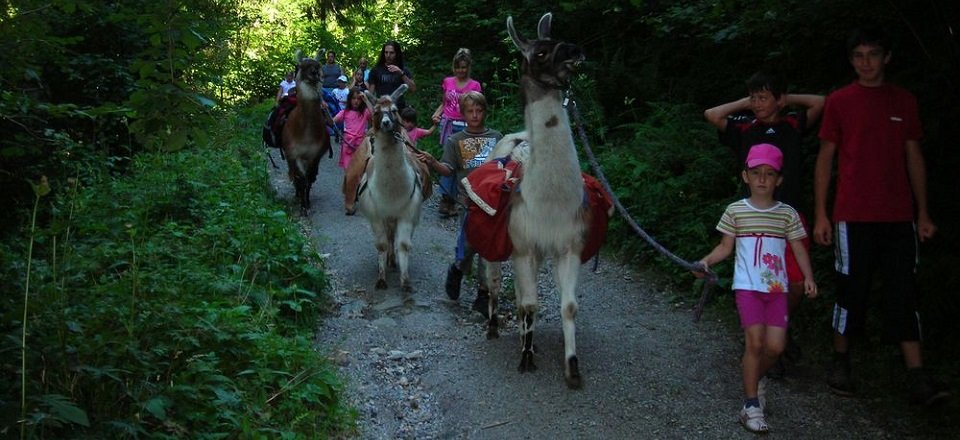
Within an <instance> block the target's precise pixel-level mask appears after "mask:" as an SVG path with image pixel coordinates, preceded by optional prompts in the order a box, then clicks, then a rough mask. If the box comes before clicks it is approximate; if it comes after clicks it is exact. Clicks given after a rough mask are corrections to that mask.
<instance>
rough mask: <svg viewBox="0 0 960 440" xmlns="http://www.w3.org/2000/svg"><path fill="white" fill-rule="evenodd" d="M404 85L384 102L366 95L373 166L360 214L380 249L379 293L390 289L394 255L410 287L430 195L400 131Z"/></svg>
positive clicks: (402, 278)
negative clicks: (388, 268)
mask: <svg viewBox="0 0 960 440" xmlns="http://www.w3.org/2000/svg"><path fill="white" fill-rule="evenodd" d="M406 90H407V86H406V85H401V86H400V88H398V89H397V90H396V91H395V92H393V94H391V95H390V96H383V97H380V98H379V99H378V98H376V97H374V96H373V95H372V94H371V93H370V92H366V93H365V95H364V99H365V100H366V102H367V107H368V108H370V109H371V111H372V112H373V114H374V120H373V128H372V131H373V133H374V136H373V141H372V147H373V148H371V149H370V151H371V153H373V159H372V165H371V166H370V168H369V169H368V170H367V175H366V188H365V189H364V190H363V192H361V194H360V198H359V199H358V201H357V203H358V205H357V209H358V210H359V212H360V213H361V214H362V215H363V216H364V217H365V218H366V219H367V221H369V222H370V229H371V230H372V231H373V237H374V244H375V245H376V247H377V257H378V259H377V267H378V278H377V285H376V287H377V288H378V289H384V288H386V287H387V282H386V266H387V263H388V260H389V259H390V257H391V256H392V255H395V256H396V263H397V265H398V266H399V269H400V287H401V288H402V289H403V290H404V291H410V290H412V287H411V286H410V275H409V272H408V270H409V261H410V251H411V249H413V232H414V230H415V229H416V227H417V224H419V223H420V209H421V206H422V205H423V201H424V191H423V188H422V186H421V184H420V176H418V175H417V168H416V166H415V164H413V163H411V161H412V159H411V157H410V155H409V154H407V152H406V151H405V150H406V147H405V146H404V142H403V138H401V137H400V136H401V132H400V129H401V128H400V118H399V115H398V113H397V108H396V106H395V105H394V103H395V102H396V100H397V99H398V98H399V97H400V96H401V95H403V93H404V92H406Z"/></svg>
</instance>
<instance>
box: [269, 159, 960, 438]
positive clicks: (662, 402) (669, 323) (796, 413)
mask: <svg viewBox="0 0 960 440" xmlns="http://www.w3.org/2000/svg"><path fill="white" fill-rule="evenodd" d="M274 153H276V152H274ZM276 158H277V159H279V157H278V155H277V157H276ZM278 163H279V160H278ZM335 163H336V162H335V159H334V160H331V159H328V158H325V159H324V160H323V161H322V162H321V166H320V177H319V179H318V181H317V183H316V184H315V185H314V193H313V197H312V199H313V208H312V209H311V212H310V215H309V216H308V217H306V218H301V219H300V220H301V224H302V225H303V228H304V230H305V233H307V234H310V235H312V236H313V238H314V239H315V242H316V243H317V246H318V251H319V252H320V253H321V254H323V255H325V256H326V268H327V270H328V272H329V274H330V276H331V278H332V280H333V289H332V297H333V298H332V303H333V304H334V307H333V310H332V311H331V314H330V315H329V316H327V317H326V318H325V319H324V321H323V323H322V324H321V325H320V328H319V329H318V331H317V338H318V345H319V347H320V349H321V350H324V351H326V352H329V353H330V357H331V358H332V359H333V360H334V361H335V362H337V364H338V365H340V366H341V369H342V374H343V376H344V377H345V379H346V384H347V387H348V390H347V395H348V398H349V400H350V402H351V404H353V405H354V406H355V407H356V408H357V410H358V411H359V419H360V420H359V427H358V430H359V437H360V438H365V439H367V438H369V439H387V438H403V439H431V438H442V439H448V438H449V439H461V438H463V439H568V438H584V439H586V438H589V439H635V438H644V439H680V438H696V439H729V438H750V437H752V436H753V434H750V433H748V432H746V431H744V430H743V428H741V427H740V425H739V424H738V423H737V421H736V414H737V411H738V410H739V407H740V404H741V385H740V375H739V358H740V354H741V350H742V336H741V332H740V331H739V329H737V328H736V327H731V326H730V325H728V324H724V323H721V322H719V320H718V319H717V316H716V315H717V312H716V311H711V310H709V309H708V310H707V312H706V313H705V315H704V319H703V321H701V322H700V323H693V322H692V321H691V314H690V305H689V304H681V303H677V302H676V300H675V299H674V298H676V295H674V294H672V293H671V292H669V291H666V290H665V289H664V288H662V287H658V286H657V285H656V283H655V282H653V281H651V277H650V276H649V275H648V274H644V273H638V272H635V271H633V270H630V269H628V268H625V267H623V266H621V265H619V264H617V263H616V262H614V261H612V260H611V259H606V260H605V261H603V262H602V263H601V264H600V266H599V271H597V272H593V271H591V270H590V269H591V268H592V264H589V265H584V266H583V267H582V268H581V275H580V286H579V288H578V301H579V304H580V312H579V314H578V316H577V320H576V324H577V353H578V356H579V358H580V367H581V372H582V373H583V375H584V380H585V382H584V387H583V389H581V390H570V389H568V388H567V387H566V386H565V384H564V381H563V365H562V358H563V336H562V332H561V329H560V316H559V305H558V298H557V295H556V294H555V292H554V289H553V280H552V276H549V275H547V274H542V275H541V278H540V282H541V295H540V298H541V312H540V316H539V318H538V322H537V327H536V333H535V337H534V338H535V339H534V342H535V344H536V347H537V349H538V352H537V355H536V362H537V366H538V367H539V369H538V370H537V371H535V372H533V373H527V374H520V373H518V372H517V365H518V364H519V361H520V359H519V358H520V340H519V337H518V333H517V330H516V325H515V324H514V322H513V315H512V313H511V312H512V310H513V305H512V303H511V301H510V300H509V299H507V300H505V301H504V302H503V304H502V305H503V306H504V307H503V309H504V310H503V312H504V322H505V326H504V328H503V330H502V331H501V337H500V338H499V339H494V340H487V339H486V337H485V332H484V323H483V321H482V318H481V317H480V315H479V314H477V313H474V312H472V311H471V310H470V303H471V302H472V301H473V299H474V297H475V287H473V286H475V284H474V281H473V280H469V279H468V280H465V282H464V288H463V295H462V297H461V298H460V300H459V301H451V300H449V299H447V296H446V294H445V293H444V290H443V283H444V279H445V274H446V268H447V266H448V265H449V263H450V262H451V257H452V249H453V244H454V233H455V228H456V221H455V220H453V219H441V218H439V217H438V215H437V211H436V203H437V196H434V198H433V199H431V200H429V201H427V203H426V205H425V208H424V211H423V216H422V219H421V223H420V226H419V227H418V229H417V231H416V233H415V235H414V241H415V249H414V252H413V254H412V258H411V266H412V269H411V277H412V280H413V286H414V291H413V293H411V294H404V293H402V292H401V291H400V290H399V289H398V288H397V285H398V279H399V276H398V274H397V273H396V272H395V271H393V272H390V273H388V277H387V282H388V284H389V288H388V289H386V290H375V289H374V283H375V281H376V273H377V267H376V266H377V264H376V250H375V249H374V247H373V244H372V236H371V233H370V229H369V226H368V224H367V222H366V220H365V219H364V218H363V217H361V216H359V215H357V216H349V217H348V216H345V215H344V214H343V203H342V199H341V196H340V182H341V179H342V175H343V174H342V171H341V170H340V169H339V168H337V167H336V165H335ZM281 166H282V164H281ZM272 184H273V186H274V188H275V189H276V191H277V193H278V197H279V198H280V199H282V200H288V201H290V203H291V205H292V203H293V202H292V199H293V197H292V188H291V185H290V183H289V181H288V180H287V178H286V170H285V169H284V170H273V172H272ZM291 211H295V210H294V209H292V210H291ZM507 273H509V267H507ZM890 398H896V399H902V395H895V396H893V397H887V396H875V399H874V400H876V399H890ZM768 399H769V400H768V402H769V403H768V418H767V421H768V422H769V424H770V426H771V433H770V436H769V437H771V438H785V439H787V438H788V439H804V438H809V439H833V438H837V439H850V438H870V439H900V438H943V437H944V436H943V434H942V432H940V433H937V432H929V431H936V430H928V429H927V428H926V427H925V426H924V424H923V423H917V421H916V418H917V417H919V414H920V413H921V412H922V411H923V410H922V409H913V410H911V411H913V412H906V413H892V412H891V411H877V410H876V406H877V405H876V402H874V401H871V400H870V399H869V398H859V399H841V398H837V397H835V396H833V395H831V394H830V393H829V392H828V391H827V389H826V387H825V385H824V384H823V382H822V368H821V366H820V365H810V364H809V363H805V362H803V361H801V362H800V363H799V365H797V366H795V367H794V368H792V369H791V374H790V375H789V376H788V378H787V379H786V380H784V381H776V382H772V383H771V385H770V387H769V398H768ZM954 416H956V414H954Z"/></svg>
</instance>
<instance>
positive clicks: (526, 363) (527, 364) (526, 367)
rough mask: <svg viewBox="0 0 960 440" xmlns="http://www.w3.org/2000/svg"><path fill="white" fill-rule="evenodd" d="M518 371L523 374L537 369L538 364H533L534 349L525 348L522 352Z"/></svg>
mask: <svg viewBox="0 0 960 440" xmlns="http://www.w3.org/2000/svg"><path fill="white" fill-rule="evenodd" d="M517 371H519V372H520V373H521V374H522V373H526V372H534V371H537V366H536V365H534V364H533V352H532V351H530V350H524V351H523V353H520V366H519V367H517Z"/></svg>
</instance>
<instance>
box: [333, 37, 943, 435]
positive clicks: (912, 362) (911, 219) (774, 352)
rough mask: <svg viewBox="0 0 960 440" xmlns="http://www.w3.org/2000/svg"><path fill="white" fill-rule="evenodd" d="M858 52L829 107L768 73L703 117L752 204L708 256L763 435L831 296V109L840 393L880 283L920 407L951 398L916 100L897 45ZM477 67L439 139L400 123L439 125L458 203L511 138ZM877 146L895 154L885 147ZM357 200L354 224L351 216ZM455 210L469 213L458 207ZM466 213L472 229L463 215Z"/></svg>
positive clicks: (445, 106)
mask: <svg viewBox="0 0 960 440" xmlns="http://www.w3.org/2000/svg"><path fill="white" fill-rule="evenodd" d="M848 49H849V57H850V58H849V61H850V63H851V65H852V66H853V68H854V70H855V71H856V73H857V79H856V80H855V81H854V82H853V84H851V85H849V86H847V87H844V88H842V89H840V90H838V91H836V92H834V93H833V94H831V95H830V96H829V97H828V98H824V97H823V96H821V95H812V94H811V95H806V94H788V93H787V92H786V85H785V83H784V82H783V80H782V79H781V78H780V77H779V76H777V75H772V74H769V73H766V72H760V73H757V74H755V75H754V76H752V77H751V78H750V79H749V80H748V81H747V89H748V92H749V96H747V97H744V98H742V99H738V100H736V101H732V102H729V103H726V104H723V105H720V106H717V107H713V108H711V109H708V110H706V111H705V112H704V117H705V119H706V120H707V121H708V122H710V123H711V124H713V125H714V126H715V127H716V128H717V130H718V132H719V134H720V139H721V142H722V143H724V144H726V145H728V146H730V147H731V148H733V149H734V151H735V154H736V155H737V157H738V159H739V163H740V164H742V166H743V169H742V171H741V172H740V179H741V180H742V181H743V188H742V196H743V197H742V198H740V199H739V200H737V201H735V202H733V203H731V204H730V205H729V206H728V207H727V208H726V210H725V211H724V213H723V215H722V216H721V218H720V221H719V222H718V224H717V225H716V229H717V230H718V231H719V232H720V233H721V234H722V238H721V241H720V243H719V244H718V245H717V246H716V247H715V248H714V249H713V250H712V251H711V252H710V253H709V254H707V255H706V256H704V257H703V258H702V259H701V265H702V266H701V267H702V270H703V271H707V270H709V268H710V267H712V266H713V265H715V264H717V263H719V262H720V261H722V260H723V259H725V258H727V257H728V256H730V255H731V254H734V255H735V257H734V259H735V263H734V274H733V283H732V289H733V290H734V293H735V300H736V305H737V311H738V313H739V316H740V323H741V326H742V328H743V330H744V336H745V347H744V353H743V357H742V360H741V362H742V364H741V372H742V380H743V391H744V395H745V396H744V402H743V404H742V406H740V408H739V413H738V417H739V420H740V422H741V423H742V424H743V426H744V427H745V428H746V429H747V430H749V431H752V432H757V433H762V432H766V431H768V429H769V427H768V425H767V423H766V419H765V413H764V409H765V406H766V402H765V395H764V394H765V393H764V388H765V382H766V380H765V379H764V377H765V376H770V377H782V376H783V372H784V368H783V362H782V360H781V355H782V354H785V351H786V353H787V354H789V353H791V352H793V353H795V354H794V356H795V357H796V356H799V347H797V345H796V344H795V343H794V342H793V341H792V340H791V338H790V337H789V333H788V331H787V329H788V325H789V321H790V316H791V314H792V313H793V312H794V310H795V308H796V307H797V305H798V304H799V303H800V301H801V299H802V298H803V297H807V298H815V297H816V296H817V293H818V289H817V284H816V281H815V277H814V272H813V268H812V266H811V262H810V256H809V248H810V240H809V238H808V232H807V231H808V230H809V226H808V224H807V219H806V216H805V215H804V214H803V213H802V212H803V209H801V207H802V206H803V197H802V190H803V188H804V185H803V183H804V178H805V176H806V173H805V172H804V170H803V163H804V162H805V154H804V152H803V147H802V140H803V137H804V136H805V135H806V134H808V132H809V131H810V130H811V129H812V128H813V127H814V126H815V125H816V121H817V120H818V119H820V116H821V113H822V114H823V121H822V124H821V128H820V130H819V133H818V135H819V138H820V139H821V147H820V152H819V154H818V157H817V165H816V172H815V180H814V183H815V184H814V188H815V227H814V230H813V235H814V238H815V240H816V241H817V242H818V243H819V244H822V245H830V244H834V243H833V241H834V239H836V241H837V243H836V244H835V245H836V255H837V262H836V269H837V272H838V278H839V280H840V281H839V282H838V288H837V302H836V306H835V312H834V319H833V328H834V331H835V336H834V351H835V354H834V362H833V365H832V368H831V370H830V372H829V375H828V381H827V382H828V385H829V386H830V389H831V390H833V391H834V392H835V393H837V394H840V395H850V394H852V393H853V386H852V382H851V380H850V371H851V369H850V365H849V353H848V351H849V342H848V340H847V338H848V336H849V335H851V334H856V333H859V332H861V331H862V330H863V317H864V315H865V313H866V308H867V304H868V302H869V301H868V299H867V296H868V293H869V292H870V289H871V283H872V278H873V276H874V275H877V274H880V275H883V276H884V278H885V281H886V283H885V284H886V285H887V288H886V289H884V292H883V293H882V295H883V301H881V303H883V304H884V307H883V310H882V312H883V317H884V319H885V325H886V327H887V328H886V330H887V336H888V338H889V339H891V340H892V341H894V342H898V343H899V344H900V347H901V349H902V352H903V356H904V361H905V364H906V366H907V368H908V371H909V373H908V378H909V382H908V383H909V385H910V386H911V399H912V400H913V401H914V402H916V403H919V404H932V403H935V402H938V401H941V400H942V399H944V398H945V397H947V396H948V393H947V392H946V390H945V389H944V388H943V387H942V386H940V385H939V384H937V383H936V382H935V381H933V380H932V379H931V378H929V376H927V374H926V373H924V370H923V369H922V366H923V364H922V357H921V355H920V345H919V340H920V333H919V318H918V314H917V307H916V300H915V293H914V292H913V276H914V271H915V262H916V259H915V255H916V242H915V240H914V238H915V237H919V239H920V240H921V241H924V240H926V239H929V238H932V236H933V234H934V232H935V231H936V227H935V226H934V224H933V222H932V221H931V220H930V217H929V214H928V210H927V200H926V190H925V185H926V184H925V172H924V164H923V157H922V154H921V153H920V149H919V139H920V136H921V131H920V125H919V120H918V117H917V109H916V102H915V99H914V98H913V96H912V95H910V94H909V93H908V92H906V91H904V90H902V89H900V88H897V87H895V86H892V85H890V84H888V83H885V82H884V81H883V76H884V69H885V67H886V64H887V63H888V62H889V60H890V56H891V52H890V45H889V43H888V40H887V37H886V36H885V35H883V34H882V33H879V32H878V31H875V30H863V31H858V32H857V33H855V34H854V35H853V36H852V37H851V39H850V40H849V41H848ZM470 64H471V58H470V53H469V51H468V50H466V49H461V50H459V51H458V52H457V54H456V55H455V56H454V59H453V66H452V68H453V72H454V75H453V76H451V77H448V78H445V79H444V81H443V83H442V89H443V93H444V95H443V101H442V103H441V105H440V106H439V107H438V108H437V110H436V111H435V112H434V114H433V121H434V125H433V126H432V127H431V128H430V129H421V128H417V127H416V112H415V111H413V109H412V108H409V107H407V108H405V109H403V111H402V113H401V117H402V119H403V125H404V128H405V129H406V131H407V134H408V135H409V138H410V140H411V141H412V142H414V143H415V142H416V141H417V140H418V139H419V138H421V137H423V136H428V135H430V134H432V133H433V132H434V130H435V129H436V127H437V125H438V124H439V127H440V138H441V139H440V140H441V144H442V145H443V155H442V157H441V159H439V160H438V159H436V158H434V157H433V156H431V155H430V154H429V153H426V152H422V151H421V152H419V153H418V159H419V160H420V161H422V162H424V163H426V164H427V165H429V167H430V168H431V169H432V170H433V171H435V172H437V173H438V174H440V175H441V176H443V177H445V178H448V180H444V181H442V183H441V190H442V191H443V192H444V193H445V194H446V195H445V197H448V198H449V199H450V200H451V202H449V203H450V205H451V206H455V205H454V204H453V203H455V202H453V201H455V200H456V199H457V198H462V196H460V195H458V192H457V187H458V186H459V185H460V184H459V182H460V180H461V179H462V178H463V177H465V176H466V175H467V174H468V173H470V172H471V171H472V170H473V169H475V168H476V167H478V166H479V165H480V163H482V162H484V161H485V160H486V159H487V158H488V156H489V155H490V154H491V153H492V151H493V147H494V145H495V144H496V143H497V141H499V140H500V139H501V138H502V137H503V136H502V134H501V133H500V132H498V131H496V130H492V129H489V128H487V127H486V126H485V118H486V110H487V105H486V100H485V98H484V96H483V95H482V93H481V91H482V90H481V87H480V84H479V83H478V82H477V81H475V80H473V79H471V78H470V76H469V71H470ZM360 93H361V91H360V90H358V89H351V90H350V92H349V97H348V98H347V104H346V107H345V109H344V111H343V112H341V113H340V114H338V115H337V116H336V118H337V119H338V120H343V121H344V125H345V134H344V140H343V148H342V153H341V160H340V166H341V167H346V165H347V163H348V162H349V160H350V155H351V154H352V153H353V151H354V150H355V149H356V148H357V145H359V143H360V141H361V140H362V139H363V136H364V133H365V131H366V124H367V122H368V121H369V118H370V115H369V111H368V110H366V109H365V108H364V105H363V100H362V98H361V96H360ZM790 106H798V107H802V111H801V112H797V113H790V114H783V113H782V111H783V109H784V108H786V107H790ZM747 112H749V114H745V113H747ZM878 145H879V146H882V147H883V148H879V149H878V148H875V147H876V146H878ZM838 154H839V164H838V169H839V176H840V177H839V178H838V182H837V196H836V200H835V206H834V210H833V218H832V219H830V218H829V216H828V215H827V206H826V200H827V193H828V189H829V186H830V182H831V176H832V168H831V167H832V165H833V157H834V155H838ZM461 194H462V193H461ZM349 202H350V201H349V200H348V207H347V211H348V214H350V213H352V212H351V207H352V206H351V205H352V204H351V203H349ZM460 202H461V203H462V202H463V201H462V200H461V201H460ZM444 203H448V202H444ZM444 209H447V210H449V211H448V213H456V211H457V210H456V208H455V207H453V208H449V207H448V208H444ZM460 217H461V222H462V213H461V215H460ZM914 228H916V229H914ZM472 256H473V253H472V251H471V249H470V247H469V246H468V245H467V243H465V241H464V239H463V234H462V233H461V235H460V237H459V238H458V241H457V252H456V259H455V262H454V263H453V264H452V265H451V266H450V267H449V268H448V272H447V280H446V286H445V288H446V292H447V294H448V295H449V297H450V298H451V299H454V300H456V299H458V298H459V296H460V284H461V280H462V278H463V275H464V273H467V272H469V271H470V267H471V261H472ZM696 275H698V276H702V275H703V272H698V273H697V274H696ZM486 290H487V289H486V288H485V286H482V285H481V286H480V287H479V290H478V295H477V300H476V302H475V307H474V308H475V309H476V310H478V311H480V312H481V313H484V312H485V311H486V307H476V305H477V304H481V305H485V304H486V300H487V298H486V296H485V293H486Z"/></svg>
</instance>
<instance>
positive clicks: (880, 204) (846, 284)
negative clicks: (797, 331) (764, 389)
mask: <svg viewBox="0 0 960 440" xmlns="http://www.w3.org/2000/svg"><path fill="white" fill-rule="evenodd" d="M847 49H848V51H849V52H848V53H847V55H848V61H849V62H850V66H851V67H852V68H853V70H854V72H855V73H856V75H857V79H856V80H854V81H853V82H852V83H851V84H848V85H846V86H844V87H842V88H840V89H837V90H836V91H834V92H833V93H831V94H830V96H828V97H827V103H826V106H825V107H824V111H823V125H822V126H821V127H820V133H819V136H820V153H819V154H818V156H817V165H816V172H815V173H814V195H815V217H814V218H815V220H814V228H813V237H814V240H815V241H816V242H817V243H818V244H821V245H831V244H832V245H833V246H834V253H835V255H836V262H835V266H834V268H835V270H836V272H837V277H836V280H837V289H836V304H835V305H834V308H833V322H832V325H833V330H834V334H833V350H834V354H833V362H832V365H831V368H830V370H829V373H828V376H827V385H829V386H830V389H831V391H833V392H834V393H836V394H838V395H842V396H850V395H853V394H854V393H855V391H856V388H855V387H854V382H853V381H852V379H851V366H850V337H851V336H855V335H859V334H862V333H863V331H864V328H865V322H866V315H867V308H868V306H869V305H870V304H876V305H877V306H878V308H879V309H880V310H881V314H882V316H883V333H884V339H885V340H887V341H889V342H892V343H895V344H897V345H898V346H899V348H900V352H901V354H902V355H903V362H904V366H905V367H906V377H905V379H906V381H905V382H906V385H907V386H908V387H909V390H910V400H911V401H912V402H913V403H916V404H921V405H932V404H935V403H938V402H941V401H943V400H944V399H946V398H948V397H949V396H950V393H949V390H948V389H947V388H946V387H944V386H943V385H942V384H941V383H939V382H938V381H937V380H936V379H934V378H933V377H931V376H929V375H928V373H927V371H926V370H925V369H924V362H923V361H924V359H923V353H922V350H921V336H922V332H921V326H920V312H919V307H918V297H919V292H916V286H915V285H914V282H915V277H916V274H917V269H918V262H919V261H920V259H919V258H918V244H917V242H918V241H920V242H923V241H927V240H930V239H932V238H933V236H934V234H936V232H937V226H936V224H934V222H933V219H932V218H931V217H930V211H929V206H928V204H927V173H926V164H925V160H924V158H923V150H922V149H921V147H920V139H922V137H923V129H922V127H921V124H920V117H919V114H918V113H919V112H918V109H917V99H916V98H915V97H914V96H913V94H911V93H910V92H908V91H907V90H904V89H902V88H900V87H898V86H895V85H893V84H890V83H888V82H886V78H885V72H886V67H887V63H889V62H890V57H891V55H892V51H891V50H890V41H889V40H888V39H887V37H886V34H884V33H883V32H882V31H880V30H878V29H862V30H858V31H856V32H854V33H853V34H852V35H851V36H850V39H849V40H847ZM834 156H836V157H837V161H838V162H837V170H836V182H837V183H836V194H835V196H834V197H833V200H834V201H833V210H832V213H831V212H829V211H828V208H827V200H828V199H829V190H830V183H831V181H832V180H833V176H834V171H833V159H834ZM876 278H880V279H881V280H882V283H880V285H881V286H882V288H881V289H879V290H874V289H873V286H874V283H875V281H876ZM878 297H879V298H878Z"/></svg>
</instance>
